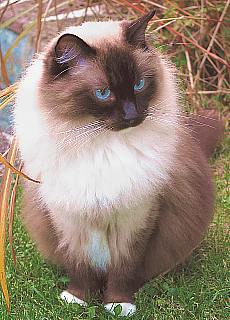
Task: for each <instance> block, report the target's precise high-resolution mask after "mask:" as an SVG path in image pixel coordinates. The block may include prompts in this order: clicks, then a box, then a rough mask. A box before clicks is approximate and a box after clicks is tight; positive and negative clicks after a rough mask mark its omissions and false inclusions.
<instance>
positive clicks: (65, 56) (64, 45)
mask: <svg viewBox="0 0 230 320" xmlns="http://www.w3.org/2000/svg"><path fill="white" fill-rule="evenodd" d="M54 50H55V60H56V62H57V63H60V64H63V63H68V62H72V63H74V64H77V63H79V61H82V60H84V59H85V58H87V57H89V56H92V55H95V54H96V51H95V49H94V48H92V47H90V46H89V45H88V44H87V43H86V42H85V41H84V40H82V39H81V38H79V37H77V36H75V35H74V34H69V33H66V34H63V35H62V36H61V37H60V38H59V39H58V41H57V43H56V46H55V49H54Z"/></svg>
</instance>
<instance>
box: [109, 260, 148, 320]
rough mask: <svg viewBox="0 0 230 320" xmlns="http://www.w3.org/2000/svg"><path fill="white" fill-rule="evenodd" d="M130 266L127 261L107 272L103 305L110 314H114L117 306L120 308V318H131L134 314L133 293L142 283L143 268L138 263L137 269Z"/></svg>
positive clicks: (129, 262)
mask: <svg viewBox="0 0 230 320" xmlns="http://www.w3.org/2000/svg"><path fill="white" fill-rule="evenodd" d="M131 264H132V262H131V261H127V262H126V263H124V264H122V265H120V267H119V268H114V269H113V270H110V272H109V275H108V283H107V288H106V291H105V293H104V303H105V308H106V309H107V310H108V311H110V312H111V313H114V309H115V307H116V306H117V305H120V306H121V315H122V316H128V315H129V316H131V315H132V314H134V313H135V312H136V305H135V304H134V293H135V292H136V291H137V290H138V289H139V288H140V287H141V286H142V285H143V283H144V279H143V268H142V267H141V264H140V263H138V267H136V266H134V265H133V266H131Z"/></svg>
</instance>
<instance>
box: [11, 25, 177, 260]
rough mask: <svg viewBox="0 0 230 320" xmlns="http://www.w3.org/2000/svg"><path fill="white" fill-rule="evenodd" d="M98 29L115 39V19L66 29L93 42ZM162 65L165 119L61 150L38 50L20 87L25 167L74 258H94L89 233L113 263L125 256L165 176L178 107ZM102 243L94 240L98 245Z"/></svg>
mask: <svg viewBox="0 0 230 320" xmlns="http://www.w3.org/2000/svg"><path fill="white" fill-rule="evenodd" d="M102 29H103V39H107V40H108V41H110V40H111V36H112V35H113V36H114V39H115V40H116V39H119V37H120V27H119V24H118V22H101V23H100V24H98V23H97V24H95V23H87V24H84V25H82V26H80V27H74V28H71V29H68V30H69V32H73V33H75V34H77V35H79V36H82V37H83V38H84V39H85V40H89V41H90V42H91V43H93V41H99V40H102V36H100V32H101V30H102ZM95 38H96V40H95ZM161 63H162V70H163V77H164V81H163V83H162V86H161V91H162V92H161V96H160V101H161V103H162V102H163V103H164V110H165V112H166V113H167V114H166V115H165V119H166V121H168V123H165V122H163V123H162V122H161V121H158V120H157V121H150V120H145V121H144V122H143V123H142V124H141V125H139V126H138V127H135V128H132V129H129V130H122V131H121V132H112V131H110V132H106V133H103V134H101V135H100V136H99V137H97V138H95V139H94V140H93V141H92V142H91V143H90V142H89V143H88V144H86V145H85V146H84V147H83V148H82V149H80V150H75V149H74V148H73V147H71V145H70V147H69V148H68V150H67V151H66V149H65V145H64V142H62V141H61V140H60V139H61V138H60V135H58V134H57V132H58V131H60V127H61V126H62V124H60V123H56V125H54V123H55V122H54V120H53V119H52V108H55V106H50V109H51V111H50V114H47V113H45V112H44V111H42V109H41V107H40V104H39V86H40V77H41V73H42V69H43V61H42V55H41V56H40V57H39V58H38V59H37V60H35V61H34V63H33V64H32V65H31V66H30V67H29V69H28V70H27V73H26V75H25V77H24V79H23V80H22V81H21V82H20V84H19V89H18V93H17V100H16V109H15V124H16V133H17V138H18V143H19V147H20V150H21V154H22V159H23V160H24V162H25V171H26V173H27V174H28V175H30V176H31V177H33V178H35V179H39V180H41V182H42V183H41V184H40V185H39V192H40V197H41V200H42V201H43V202H45V203H46V205H47V206H48V208H49V209H50V211H51V214H52V217H53V221H54V223H55V225H56V228H57V230H58V231H59V233H60V236H61V241H60V246H66V247H67V249H68V251H69V253H70V254H71V255H73V254H74V255H75V256H76V258H78V256H79V255H82V252H83V253H84V256H85V258H86V259H89V260H91V262H92V264H94V263H95V262H96V260H95V256H93V255H92V253H90V252H89V247H90V241H94V240H92V237H91V233H92V231H93V232H96V233H97V232H99V233H101V235H103V237H104V236H106V237H107V243H108V246H109V249H110V248H111V247H112V246H113V249H114V250H113V254H114V256H113V257H112V258H113V259H114V261H116V259H117V258H118V257H119V255H120V254H121V255H125V254H127V250H128V247H129V246H128V244H129V241H130V238H131V236H132V235H133V234H135V233H137V232H138V231H140V230H141V229H142V228H144V226H145V223H146V220H147V218H148V214H149V211H150V209H151V205H152V202H153V199H154V195H155V192H156V190H157V192H159V190H160V188H161V186H162V185H163V184H164V183H165V182H166V181H167V180H168V179H169V175H168V172H169V170H170V169H171V167H172V165H173V162H174V156H173V155H174V150H175V147H176V144H177V133H176V125H175V122H176V117H175V116H174V115H175V113H176V112H177V109H178V107H177V102H176V98H175V96H176V94H175V93H176V91H175V87H174V84H173V82H172V81H171V78H172V75H171V73H170V72H171V70H170V71H169V66H168V65H167V63H166V62H165V61H164V60H162V62H161ZM70 135H71V133H70ZM72 135H73V137H72V138H73V139H74V138H75V137H74V133H72ZM60 145H62V147H63V150H65V152H64V151H63V150H62V151H60V149H59V147H60ZM94 220H95V221H99V222H100V223H99V224H98V223H97V226H98V225H100V228H99V227H96V229H95V227H92V221H94ZM97 228H98V229H97ZM108 230H110V232H109V233H108ZM90 237H91V238H90ZM99 242H100V239H97V244H95V243H94V245H95V246H96V247H97V250H98V249H99V248H100V243H99ZM87 243H88V246H87ZM104 248H105V247H104ZM97 250H96V251H97ZM105 252H107V253H106V257H104V261H103V263H102V264H103V265H105V264H106V263H107V262H108V261H110V258H111V257H110V255H109V254H108V248H106V249H105ZM95 254H96V253H95ZM116 255H117V257H116ZM96 264H98V265H100V264H101V262H99V261H97V262H96Z"/></svg>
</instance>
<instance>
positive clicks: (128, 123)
mask: <svg viewBox="0 0 230 320" xmlns="http://www.w3.org/2000/svg"><path fill="white" fill-rule="evenodd" d="M144 119H145V117H138V118H135V119H130V120H123V121H120V122H117V123H114V124H113V130H114V131H120V130H124V129H128V128H132V127H136V126H139V125H140V124H141V123H142V122H143V121H144Z"/></svg>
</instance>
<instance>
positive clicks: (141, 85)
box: [133, 79, 145, 91]
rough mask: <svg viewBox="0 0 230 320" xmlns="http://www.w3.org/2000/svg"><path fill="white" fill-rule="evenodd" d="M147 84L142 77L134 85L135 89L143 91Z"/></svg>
mask: <svg viewBox="0 0 230 320" xmlns="http://www.w3.org/2000/svg"><path fill="white" fill-rule="evenodd" d="M144 86H145V79H141V80H140V81H139V82H138V83H136V84H135V85H134V87H133V89H134V91H141V90H142V89H143V88H144Z"/></svg>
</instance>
